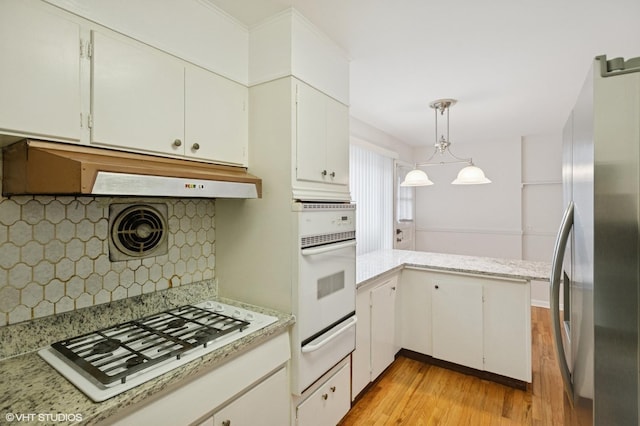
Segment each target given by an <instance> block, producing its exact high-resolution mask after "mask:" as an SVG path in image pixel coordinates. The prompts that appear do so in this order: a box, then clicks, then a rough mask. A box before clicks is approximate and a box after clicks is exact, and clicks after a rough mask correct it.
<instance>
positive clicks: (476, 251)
mask: <svg viewBox="0 0 640 426" xmlns="http://www.w3.org/2000/svg"><path fill="white" fill-rule="evenodd" d="M450 149H451V150H452V152H453V153H454V154H455V155H456V156H458V157H463V158H468V157H472V158H473V161H474V163H475V164H476V165H477V166H479V167H480V168H482V169H483V170H484V172H485V174H486V175H487V177H488V178H489V179H491V181H492V183H491V184H488V185H469V186H465V185H452V184H451V181H453V180H454V179H455V177H456V175H457V173H458V171H459V170H460V169H461V168H462V167H464V164H450V165H437V166H429V167H427V168H425V169H424V170H425V171H426V172H427V174H428V175H429V177H430V179H431V180H432V181H433V182H434V185H432V186H427V187H420V188H418V189H417V191H416V194H417V195H416V249H417V250H423V251H436V252H443V253H455V254H465V255H476V256H491V257H504V258H521V256H522V243H521V238H522V236H521V233H522V222H521V221H522V217H521V213H520V206H521V190H520V171H521V167H520V141H519V140H518V139H515V140H513V139H502V140H501V139H498V138H492V139H487V140H480V139H478V140H476V141H474V143H473V144H460V143H452V145H451V148H450ZM431 152H432V148H425V149H418V150H416V153H415V156H416V160H417V161H418V162H420V161H424V160H426V159H427V158H428V157H429V156H430V155H431ZM437 155H439V154H437ZM442 158H443V160H450V158H448V156H445V157H442Z"/></svg>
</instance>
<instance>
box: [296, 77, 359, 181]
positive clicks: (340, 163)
mask: <svg viewBox="0 0 640 426" xmlns="http://www.w3.org/2000/svg"><path fill="white" fill-rule="evenodd" d="M296 90H297V102H296V124H297V135H296V141H297V143H296V149H297V155H296V178H297V180H298V181H311V182H322V183H329V184H339V185H347V184H348V183H349V109H348V107H347V106H346V105H343V104H341V103H340V102H338V101H336V100H334V99H332V98H330V97H329V96H327V95H325V94H324V93H322V92H320V91H318V90H316V89H314V88H312V87H310V86H308V85H306V84H304V83H302V82H298V83H297V86H296Z"/></svg>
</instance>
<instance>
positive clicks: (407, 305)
mask: <svg viewBox="0 0 640 426" xmlns="http://www.w3.org/2000/svg"><path fill="white" fill-rule="evenodd" d="M427 277H428V276H427V273H426V272H425V271H424V270H416V269H411V268H404V269H403V270H402V273H401V278H400V285H399V286H398V311H397V312H398V314H397V321H398V334H399V343H400V346H401V347H402V348H403V349H408V350H410V351H414V352H418V353H421V354H424V355H432V354H433V350H432V345H431V286H430V285H429V283H428V278H427Z"/></svg>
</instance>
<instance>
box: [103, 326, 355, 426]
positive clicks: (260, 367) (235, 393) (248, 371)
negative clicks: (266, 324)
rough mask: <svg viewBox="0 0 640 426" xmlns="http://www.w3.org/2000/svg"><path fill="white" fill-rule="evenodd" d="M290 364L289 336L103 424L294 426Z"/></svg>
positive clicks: (234, 359) (243, 355) (252, 351)
mask: <svg viewBox="0 0 640 426" xmlns="http://www.w3.org/2000/svg"><path fill="white" fill-rule="evenodd" d="M290 358H291V351H290V345H289V335H288V333H283V334H280V335H279V336H276V337H273V338H272V339H270V340H268V341H266V342H264V343H262V344H261V345H259V346H257V347H255V348H253V349H250V350H249V351H247V352H244V353H242V354H241V355H239V356H237V357H235V358H232V359H230V360H229V361H227V362H225V363H224V364H222V365H221V366H219V367H217V368H215V369H213V370H211V371H208V372H204V373H202V374H201V375H199V376H197V377H195V378H194V379H192V380H191V381H189V382H188V383H186V384H184V385H182V386H180V387H177V388H173V389H172V390H170V391H168V392H166V393H164V394H162V395H159V396H155V397H152V398H150V399H151V401H149V402H147V403H140V404H137V405H132V406H129V407H123V408H122V410H120V412H118V413H117V414H116V415H114V416H112V417H110V418H108V419H106V420H105V421H104V422H103V423H101V424H111V425H120V426H129V425H208V426H211V425H213V424H215V425H228V426H237V425H251V426H253V425H265V426H283V425H289V424H290V415H291V414H290V413H291V409H290V407H291V392H290V387H289V378H288V371H287V367H286V365H287V361H288V360H289V359H290ZM347 401H348V397H347Z"/></svg>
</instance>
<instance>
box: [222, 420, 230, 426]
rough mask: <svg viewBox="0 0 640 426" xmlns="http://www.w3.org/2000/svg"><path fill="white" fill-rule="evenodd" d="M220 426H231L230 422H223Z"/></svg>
mask: <svg viewBox="0 0 640 426" xmlns="http://www.w3.org/2000/svg"><path fill="white" fill-rule="evenodd" d="M222 426H231V420H223V421H222Z"/></svg>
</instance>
